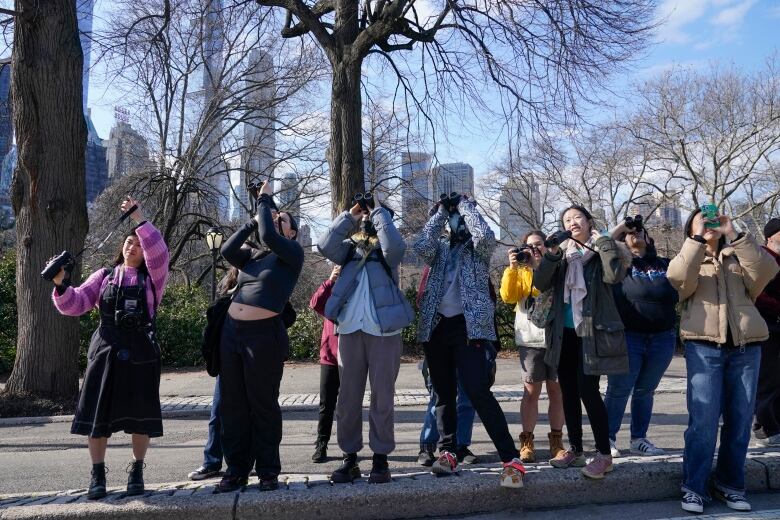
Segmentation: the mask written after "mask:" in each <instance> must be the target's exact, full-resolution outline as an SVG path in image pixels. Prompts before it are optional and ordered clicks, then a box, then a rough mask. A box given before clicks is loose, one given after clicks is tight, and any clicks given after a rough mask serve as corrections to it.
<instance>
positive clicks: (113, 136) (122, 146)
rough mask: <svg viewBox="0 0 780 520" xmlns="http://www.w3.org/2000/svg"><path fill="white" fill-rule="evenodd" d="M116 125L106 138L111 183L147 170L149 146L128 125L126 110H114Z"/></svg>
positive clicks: (149, 165) (148, 166)
mask: <svg viewBox="0 0 780 520" xmlns="http://www.w3.org/2000/svg"><path fill="white" fill-rule="evenodd" d="M114 118H115V120H116V123H115V124H114V126H113V128H111V133H110V134H109V136H108V151H107V153H106V156H107V160H108V181H109V182H111V181H113V180H115V179H117V178H118V177H121V176H122V175H127V174H128V173H134V172H140V171H144V170H147V169H149V168H150V167H151V166H152V164H151V161H150V160H149V144H148V143H147V142H146V139H144V137H143V136H142V135H141V134H139V133H138V132H136V131H135V130H134V129H133V127H132V125H130V123H128V119H129V114H128V112H127V110H125V109H123V108H120V107H117V108H115V109H114Z"/></svg>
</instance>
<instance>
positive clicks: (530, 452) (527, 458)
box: [520, 432, 536, 462]
mask: <svg viewBox="0 0 780 520" xmlns="http://www.w3.org/2000/svg"><path fill="white" fill-rule="evenodd" d="M520 460H522V461H523V462H536V452H535V451H534V434H533V433H531V432H523V433H521V434H520Z"/></svg>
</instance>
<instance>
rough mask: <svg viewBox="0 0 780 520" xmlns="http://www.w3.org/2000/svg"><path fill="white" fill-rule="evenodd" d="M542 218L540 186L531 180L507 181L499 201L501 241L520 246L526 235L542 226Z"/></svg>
mask: <svg viewBox="0 0 780 520" xmlns="http://www.w3.org/2000/svg"><path fill="white" fill-rule="evenodd" d="M540 217H541V203H540V196H539V185H538V184H536V183H535V182H534V181H533V180H530V179H528V180H527V181H526V180H520V179H509V180H507V182H506V184H504V186H503V187H502V188H501V196H500V199H499V219H500V226H501V241H502V242H504V243H505V244H519V243H520V239H521V238H522V237H523V235H524V234H526V233H528V232H529V231H531V230H532V229H535V228H536V227H537V226H538V225H539V224H540V220H541V218H540Z"/></svg>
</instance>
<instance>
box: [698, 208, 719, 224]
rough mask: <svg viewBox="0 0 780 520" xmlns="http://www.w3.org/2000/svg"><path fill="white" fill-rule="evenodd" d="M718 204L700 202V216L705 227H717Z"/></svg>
mask: <svg viewBox="0 0 780 520" xmlns="http://www.w3.org/2000/svg"><path fill="white" fill-rule="evenodd" d="M718 216H719V213H718V206H716V205H715V204H712V203H710V204H702V206H701V217H702V218H703V219H704V227H705V228H710V229H712V228H719V227H720V221H719V220H718Z"/></svg>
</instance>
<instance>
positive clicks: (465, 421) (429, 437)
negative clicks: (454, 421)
mask: <svg viewBox="0 0 780 520" xmlns="http://www.w3.org/2000/svg"><path fill="white" fill-rule="evenodd" d="M426 374H427V370H426ZM425 386H426V387H427V388H428V392H429V393H430V394H431V398H430V400H429V401H428V408H427V410H426V412H425V421H424V422H423V426H422V430H421V431H420V449H428V450H430V451H436V444H437V443H438V442H439V429H438V427H437V426H436V394H435V393H434V391H433V386H432V385H431V378H430V377H426V378H425ZM457 410H458V425H457V430H456V432H455V438H456V444H457V446H458V447H459V448H460V447H463V446H471V431H472V429H473V428H474V407H473V406H471V401H470V400H469V397H468V396H467V395H466V391H465V390H464V389H463V384H461V382H460V380H458V405H457Z"/></svg>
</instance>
